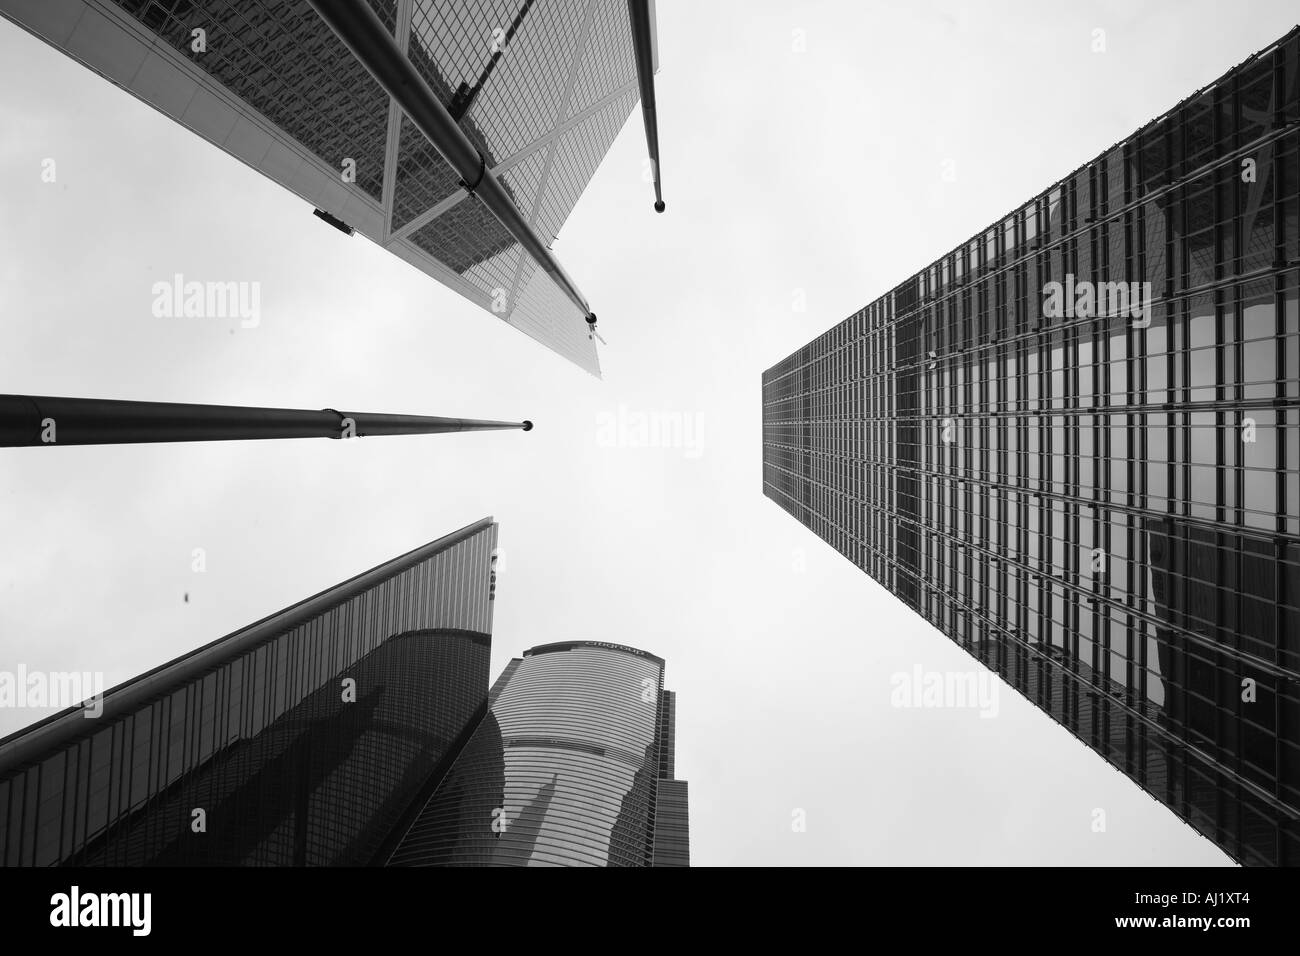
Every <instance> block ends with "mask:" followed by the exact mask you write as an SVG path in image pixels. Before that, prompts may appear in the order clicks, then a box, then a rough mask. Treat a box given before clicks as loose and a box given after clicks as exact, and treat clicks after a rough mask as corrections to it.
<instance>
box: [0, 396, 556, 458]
mask: <svg viewBox="0 0 1300 956" xmlns="http://www.w3.org/2000/svg"><path fill="white" fill-rule="evenodd" d="M532 427H533V423H532V422H530V421H523V422H495V421H480V420H478V419H473V418H437V417H433V416H430V415H386V414H382V413H378V414H376V413H373V412H339V411H335V410H334V409H332V408H326V409H322V410H320V411H313V410H311V409H298V408H248V407H244V406H240V405H186V404H179V403H175V402H124V401H114V400H112V399H102V398H49V397H46V396H36V395H0V447H4V448H14V447H19V446H24V445H46V446H57V445H120V444H134V443H139V442H170V441H240V440H249V439H261V438H361V437H363V436H367V435H428V434H440V433H443V432H468V431H494V430H499V429H507V428H518V429H522V430H523V431H531V430H532Z"/></svg>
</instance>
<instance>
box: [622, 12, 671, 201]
mask: <svg viewBox="0 0 1300 956" xmlns="http://www.w3.org/2000/svg"><path fill="white" fill-rule="evenodd" d="M627 12H628V14H629V15H630V16H631V18H632V45H633V46H634V47H635V49H636V79H637V85H638V86H639V87H640V89H641V118H642V119H643V120H645V145H646V149H647V150H648V151H649V153H650V171H651V173H652V174H653V175H654V180H655V212H663V211H664V194H663V189H662V188H661V187H660V185H659V117H658V114H657V113H656V111H655V66H654V48H653V46H652V44H651V39H650V30H651V24H650V0H627Z"/></svg>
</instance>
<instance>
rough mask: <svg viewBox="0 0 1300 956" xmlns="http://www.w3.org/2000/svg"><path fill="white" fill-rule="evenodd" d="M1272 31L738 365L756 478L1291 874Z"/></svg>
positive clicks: (1293, 483) (1239, 842)
mask: <svg viewBox="0 0 1300 956" xmlns="http://www.w3.org/2000/svg"><path fill="white" fill-rule="evenodd" d="M1298 77H1300V28H1298V29H1297V30H1295V31H1292V32H1291V33H1289V34H1288V35H1287V36H1286V37H1284V38H1283V39H1282V40H1280V41H1279V42H1278V43H1276V44H1275V45H1274V46H1272V47H1270V48H1269V49H1267V50H1265V51H1263V52H1261V53H1259V54H1257V55H1255V56H1253V57H1251V58H1250V59H1249V60H1247V61H1246V62H1244V63H1242V64H1241V65H1240V66H1238V67H1236V68H1235V69H1233V70H1231V71H1230V72H1228V73H1227V74H1225V75H1224V76H1223V77H1221V78H1220V79H1219V80H1218V81H1217V82H1215V83H1214V84H1212V85H1211V86H1208V87H1206V88H1204V89H1202V90H1200V91H1198V92H1196V93H1194V94H1193V95H1192V96H1190V97H1188V98H1187V99H1185V100H1184V101H1183V102H1181V103H1179V104H1178V105H1177V106H1176V107H1174V108H1173V109H1171V110H1170V111H1169V112H1167V113H1166V114H1165V115H1163V116H1161V117H1160V118H1158V119H1156V120H1154V121H1153V122H1151V123H1149V124H1147V125H1146V126H1144V127H1143V128H1142V129H1141V130H1139V131H1138V132H1137V133H1135V134H1134V135H1132V136H1130V137H1129V138H1127V139H1125V140H1124V141H1123V142H1120V143H1117V144H1116V145H1114V146H1113V147H1111V148H1110V149H1108V150H1106V151H1105V152H1104V153H1103V154H1101V155H1100V156H1097V157H1096V158H1095V159H1094V160H1092V161H1091V162H1089V163H1087V164H1086V165H1084V166H1082V167H1080V168H1079V169H1077V170H1075V171H1074V172H1073V173H1071V174H1070V175H1069V176H1067V177H1065V178H1064V179H1062V180H1060V181H1059V182H1057V183H1055V184H1053V185H1052V186H1051V187H1049V188H1048V189H1046V190H1044V191H1043V192H1041V193H1039V194H1038V195H1037V196H1035V197H1033V198H1032V199H1030V200H1029V202H1027V203H1026V204H1024V205H1023V206H1021V207H1020V208H1018V209H1016V210H1015V211H1013V212H1012V213H1011V214H1010V215H1008V216H1006V217H1005V218H1003V219H1001V220H1000V221H999V222H997V223H995V224H993V225H992V226H990V227H989V228H987V229H985V230H983V231H982V232H980V233H979V234H978V235H976V236H974V237H973V238H971V239H970V240H969V241H968V242H965V243H963V244H962V245H961V246H959V247H958V248H956V249H954V250H952V251H951V252H950V253H948V254H947V255H945V256H943V257H942V258H941V259H939V261H937V262H934V263H932V264H931V265H929V266H927V267H926V268H924V269H923V270H921V271H920V272H918V273H917V274H915V275H913V276H911V277H910V278H908V279H907V280H906V281H904V282H903V283H902V284H900V285H898V286H896V287H895V288H894V289H893V290H892V291H890V292H888V293H887V294H885V295H884V296H882V297H880V298H879V299H877V300H876V301H874V302H872V303H871V304H870V305H868V306H867V307H866V308H864V309H862V310H861V311H860V312H858V313H856V314H855V315H853V316H851V317H850V318H848V319H847V320H845V321H844V322H842V323H841V324H840V325H838V326H836V327H835V328H833V329H831V330H830V331H829V332H827V333H825V334H824V335H822V336H820V337H818V338H817V339H815V340H814V341H812V342H810V343H809V344H808V345H806V346H804V347H803V348H801V349H799V350H798V351H797V352H795V353H794V354H792V355H790V356H788V357H787V358H785V359H783V360H782V361H780V362H779V363H777V364H776V365H774V366H773V367H772V368H770V369H768V370H767V371H766V372H765V373H764V375H763V398H762V401H763V491H764V494H766V495H767V496H768V497H769V498H771V499H772V500H773V501H775V502H776V503H777V504H779V505H780V506H781V507H782V508H784V509H785V510H786V511H788V512H789V513H790V514H791V515H793V516H794V517H795V518H796V519H797V520H798V521H800V522H802V523H803V524H805V525H807V526H808V527H809V528H810V529H811V530H812V531H814V532H815V533H816V534H817V535H818V536H820V537H821V538H823V539H824V540H825V541H827V542H828V543H829V544H831V545H832V546H833V547H834V548H835V549H836V550H838V551H839V552H840V553H841V554H843V555H844V556H845V557H847V558H848V559H849V560H850V561H853V562H854V563H855V564H856V565H857V566H858V567H860V568H862V569H863V570H864V571H866V572H867V573H868V574H869V575H871V576H872V577H873V578H874V579H875V580H876V581H878V582H879V583H880V584H881V585H883V586H884V587H885V588H887V589H888V590H889V591H891V592H892V593H893V594H894V595H895V596H896V597H897V598H898V599H899V600H901V601H902V602H903V603H904V604H906V605H907V606H908V607H910V608H912V609H913V610H915V611H916V612H917V613H918V614H920V615H922V616H923V617H924V618H925V619H926V620H928V621H929V622H931V623H932V624H933V625H934V626H935V627H937V628H938V629H939V630H941V631H942V632H943V633H944V634H945V635H947V636H948V637H949V638H951V639H952V640H953V641H955V642H956V643H957V644H959V645H960V646H961V647H963V648H964V649H966V650H967V651H968V652H969V653H970V654H971V655H972V656H974V657H976V658H977V659H978V660H980V661H981V662H983V663H984V664H985V665H986V666H988V667H989V668H991V669H993V670H994V671H996V672H997V673H998V674H999V675H1000V676H1001V677H1002V678H1003V679H1004V680H1005V681H1006V682H1007V683H1008V684H1010V685H1011V686H1012V687H1014V688H1015V689H1016V690H1017V691H1018V692H1020V693H1021V694H1023V695H1024V696H1025V697H1027V698H1028V699H1029V700H1030V701H1032V702H1033V703H1034V704H1035V705H1037V706H1038V707H1040V708H1041V709H1042V710H1043V711H1045V712H1046V713H1048V714H1049V715H1050V716H1051V717H1052V718H1053V719H1055V720H1056V721H1058V722H1060V723H1061V724H1062V725H1064V726H1065V727H1066V728H1067V729H1068V730H1070V731H1071V732H1072V733H1073V734H1074V735H1075V736H1077V737H1078V738H1079V739H1080V740H1082V741H1083V742H1084V743H1085V744H1087V745H1088V746H1089V747H1091V748H1092V749H1094V750H1095V751H1097V753H1098V754H1100V755H1101V756H1103V757H1104V758H1105V759H1106V760H1108V761H1109V762H1110V763H1111V764H1113V765H1114V766H1115V767H1116V768H1118V769H1119V770H1121V771H1123V772H1124V773H1125V774H1127V775H1128V776H1129V777H1131V778H1132V779H1133V780H1134V781H1135V782H1136V783H1138V784H1139V785H1140V786H1142V787H1143V788H1144V789H1145V790H1146V791H1147V792H1148V793H1149V794H1150V795H1151V796H1153V797H1155V798H1156V799H1157V800H1159V801H1161V802H1162V803H1164V804H1165V805H1166V806H1168V807H1169V808H1170V809H1171V810H1173V811H1174V812H1175V813H1177V814H1178V815H1179V816H1180V817H1181V818H1183V819H1184V820H1185V821H1187V822H1189V823H1190V824H1191V825H1192V826H1193V827H1195V828H1196V829H1197V830H1198V831H1200V832H1201V833H1202V834H1204V835H1205V836H1206V837H1207V838H1208V839H1210V840H1212V841H1213V842H1214V843H1216V844H1217V845H1218V846H1219V847H1221V848H1222V849H1223V850H1224V852H1226V853H1227V854H1229V855H1230V856H1231V857H1233V858H1234V859H1236V860H1238V861H1240V862H1242V863H1245V864H1265V865H1270V864H1271V865H1282V864H1296V863H1300V826H1298V824H1297V820H1298V817H1300V441H1298V440H1297V431H1296V424H1297V416H1298V415H1300V410H1298V409H1297V407H1296V406H1297V400H1298V399H1300V311H1298V309H1297V291H1298V285H1300V249H1298V248H1297V237H1298V233H1300V230H1298V229H1297V214H1298V211H1300V210H1298V208H1297V204H1298V203H1300V196H1298V193H1300V181H1298V177H1297V173H1298V171H1300V128H1297V122H1298V121H1300V84H1298V82H1297V78H1298Z"/></svg>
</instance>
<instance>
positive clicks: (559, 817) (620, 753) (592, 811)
mask: <svg viewBox="0 0 1300 956" xmlns="http://www.w3.org/2000/svg"><path fill="white" fill-rule="evenodd" d="M663 674H664V662H663V660H662V659H661V658H659V657H656V656H654V655H653V654H647V653H646V652H645V651H640V650H637V649H636V648H632V647H624V646H622V645H619V644H608V643H603V642H600V641H569V642H564V643H559V644H546V645H543V646H541V647H534V648H533V649H532V650H529V651H525V652H524V656H523V657H522V658H516V659H514V660H512V661H511V662H510V663H509V665H507V667H506V669H505V670H504V671H503V672H502V674H501V676H500V677H499V678H498V679H497V681H496V683H495V684H494V685H493V686H492V691H491V695H490V698H489V707H488V711H487V713H486V714H485V715H484V717H483V719H482V720H481V721H480V722H479V724H478V726H477V728H476V729H475V730H474V733H473V736H471V737H470V739H469V743H468V744H466V746H465V749H464V750H463V752H462V753H461V754H460V756H459V757H457V759H456V761H455V763H454V764H453V765H452V767H451V770H450V771H449V772H448V773H447V775H446V777H445V778H443V780H442V781H441V782H440V783H439V784H438V785H437V786H436V788H435V789H433V790H432V792H431V794H430V796H429V799H428V802H427V803H426V804H425V806H424V807H423V808H422V809H421V810H420V812H419V814H418V815H417V816H416V817H415V818H414V819H413V821H412V823H411V826H410V828H409V830H408V831H407V832H406V833H405V835H404V836H403V837H402V838H401V840H400V841H399V843H398V844H397V846H396V848H395V850H394V852H393V854H392V857H391V859H390V860H389V864H390V865H392V866H688V865H689V863H690V851H689V840H688V826H687V807H686V802H687V791H686V782H685V781H683V780H675V779H673V778H674V775H675V767H674V760H673V757H674V750H675V744H676V739H675V736H676V735H675V723H676V698H675V695H674V694H673V693H672V692H671V691H665V690H664V689H663Z"/></svg>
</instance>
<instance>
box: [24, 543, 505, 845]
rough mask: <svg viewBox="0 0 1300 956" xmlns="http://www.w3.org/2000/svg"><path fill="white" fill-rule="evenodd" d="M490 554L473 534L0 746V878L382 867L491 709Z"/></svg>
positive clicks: (428, 549)
mask: <svg viewBox="0 0 1300 956" xmlns="http://www.w3.org/2000/svg"><path fill="white" fill-rule="evenodd" d="M496 536H497V526H496V524H495V523H494V522H493V521H492V520H491V519H490V518H485V519H483V520H481V521H478V522H476V523H475V524H472V525H469V526H468V527H465V528H462V529H461V530H460V531H457V532H455V533H454V534H450V535H447V536H446V537H444V538H440V539H438V540H437V541H433V542H431V543H429V544H426V545H424V546H423V547H420V548H417V549H415V550H414V551H411V552H409V553H407V554H404V555H402V556H401V557H398V558H395V559H393V560H392V561H389V562H387V563H385V564H382V565H380V566H379V567H377V568H374V569H372V570H370V571H367V572H365V573H364V574H361V575H358V576H357V577H355V578H352V579H351V580H349V581H346V582H344V583H342V584H339V585H336V586H335V587H332V588H330V589H328V590H326V591H323V592H321V593H320V594H318V595H316V596H315V597H312V598H308V599H307V600H305V601H302V602H300V603H298V604H295V605H293V606H292V607H290V608H287V609H285V610H284V611H281V612H279V613H278V614H274V615H272V616H270V617H268V618H265V619H264V620H261V621H259V622H257V623H256V624H253V625H250V626H249V627H246V628H244V629H242V630H240V631H237V632H235V633H234V634H231V635H229V636H227V637H225V638H222V639H221V640H219V641H216V642H214V643H212V644H209V645H207V646H205V647H202V648H199V649H198V650H196V651H193V652H191V653H189V654H186V655H184V656H183V657H180V658H178V659H176V660H174V661H172V662H170V663H168V664H164V665H162V666H161V667H158V668H156V669H154V670H152V671H149V672H148V673H146V674H143V675H141V676H140V677H137V678H135V679H133V680H130V681H128V682H126V683H125V684H122V685H120V686H118V687H115V688H113V689H112V690H109V691H107V692H106V693H105V694H104V695H103V699H102V701H98V702H96V706H93V707H87V708H77V707H74V708H71V709H69V710H66V711H63V712H61V713H59V714H56V715H54V716H52V717H50V718H48V719H47V720H44V721H41V722H40V723H37V724H35V725H33V726H31V727H28V728H26V729H24V730H21V731H19V732H18V733H16V734H12V735H10V736H9V737H6V738H5V739H4V740H0V864H4V865H8V866H32V865H36V866H48V865H60V864H73V865H92V866H93V865H135V866H138V865H162V864H169V865H280V866H286V865H294V866H313V865H365V864H371V863H376V862H380V858H379V854H380V853H381V851H382V850H383V849H384V848H385V847H386V846H387V845H388V843H389V842H390V841H391V834H392V831H393V829H394V828H395V827H397V826H398V825H399V823H400V822H401V821H403V820H404V819H406V817H407V816H408V815H409V812H410V810H411V805H412V803H413V802H414V801H416V800H417V798H419V797H420V795H421V794H422V793H423V792H424V789H425V788H426V787H427V786H428V784H429V781H430V780H436V779H438V778H439V777H440V775H441V774H442V773H443V772H444V771H445V769H446V767H447V766H448V765H449V764H450V762H451V759H452V758H453V757H454V756H455V754H456V753H457V752H458V751H459V749H460V746H461V745H462V744H463V742H464V740H465V738H466V737H467V736H468V731H469V730H470V729H472V728H473V727H474V726H475V725H476V723H477V720H478V718H479V717H480V716H481V715H482V712H483V709H484V707H485V705H486V699H487V691H488V667H489V657H490V654H491V641H492V636H491V635H492V602H493V595H494V583H495V582H494V580H493V578H494V576H495V571H494V570H493V562H494V559H493V556H492V552H493V549H494V547H495V544H496ZM96 710H98V711H99V712H98V713H96Z"/></svg>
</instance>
